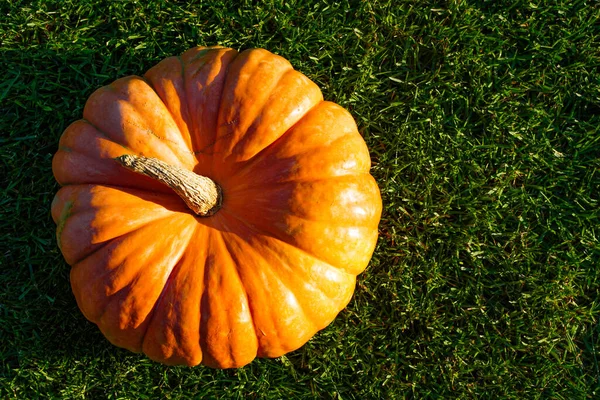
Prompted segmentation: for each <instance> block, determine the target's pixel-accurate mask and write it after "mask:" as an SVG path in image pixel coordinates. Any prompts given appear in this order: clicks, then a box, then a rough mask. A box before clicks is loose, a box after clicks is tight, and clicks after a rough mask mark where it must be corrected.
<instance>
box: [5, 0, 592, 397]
mask: <svg viewBox="0 0 600 400" xmlns="http://www.w3.org/2000/svg"><path fill="white" fill-rule="evenodd" d="M191 3H197V4H196V5H192V4H191ZM599 19H600V4H599V3H598V2H595V1H583V0H582V1H578V0H556V1H529V0H526V1H520V0H514V1H508V0H507V1H493V0H490V1H474V0H448V1H431V0H414V1H405V0H388V1H385V0H383V1H375V0H373V1H340V2H330V1H270V2H266V3H261V2H250V1H243V2H239V3H238V2H220V1H215V2H210V1H209V2H184V1H108V0H107V1H101V0H62V1H59V0H37V1H35V0H34V1H13V0H8V1H6V0H5V1H3V2H1V3H0V41H1V44H0V51H1V53H0V60H1V61H0V63H1V64H0V65H1V66H2V71H3V76H2V77H0V111H1V114H0V132H1V136H0V157H1V164H0V165H1V170H0V182H1V184H0V191H1V196H0V206H1V207H0V265H1V267H0V398H9V399H13V398H14V399H33V398H60V399H71V398H73V399H78V398H93V399H96V398H98V399H100V398H109V399H116V398H120V399H143V398H152V399H158V398H165V399H179V398H223V399H227V398H239V399H246V398H268V399H282V398H290V399H296V398H301V399H304V398H306V399H311V398H332V399H386V398H390V399H392V398H393V399H396V398H398V399H400V398H416V399H422V398H460V399H470V398H491V399H496V398H507V399H537V398H543V399H547V398H552V399H584V398H590V399H591V398H600V365H599V362H598V359H599V358H600V353H599V350H600V325H599V318H600V297H599V295H600V269H599V268H598V267H599V266H600V240H599V238H600V204H599V198H600V25H598V20H599ZM214 44H220V45H224V46H230V47H234V48H236V49H247V48H251V47H263V48H266V49H268V50H270V51H272V52H275V53H277V54H279V55H282V56H283V57H285V58H287V59H288V60H290V62H291V63H292V64H293V65H294V67H295V68H296V69H298V70H300V71H301V72H303V73H304V74H305V75H307V76H308V77H309V78H310V79H312V80H313V81H315V82H316V83H317V84H318V85H319V87H320V88H321V89H322V91H323V94H324V97H325V98H326V99H328V100H331V101H335V102H337V103H339V104H341V105H342V106H344V107H346V108H347V109H348V110H349V111H350V112H351V113H352V115H353V116H354V117H355V119H356V121H357V124H358V127H359V130H360V132H361V134H362V135H363V137H364V139H365V141H366V142H367V145H368V147H369V149H370V152H371V157H372V163H373V167H372V172H371V173H372V174H373V176H374V177H375V178H376V180H377V182H378V184H379V187H380V189H381V193H382V198H383V204H384V210H383V216H382V220H381V223H380V227H379V230H380V237H379V242H378V245H377V248H376V250H375V253H374V256H373V259H372V261H371V263H370V265H369V267H368V268H367V270H366V271H365V272H364V273H363V274H362V275H360V276H359V279H358V284H357V287H356V292H355V295H354V297H353V299H352V300H351V302H350V304H349V305H348V307H347V308H346V309H345V310H344V311H342V312H341V313H340V314H339V316H338V318H337V319H336V320H335V321H334V322H333V323H332V324H331V325H330V326H329V327H328V328H326V329H325V330H323V331H321V332H320V333H318V334H317V335H316V336H315V337H314V338H313V339H312V340H311V341H310V342H309V343H307V344H306V345H305V346H304V347H302V348H301V349H299V350H297V351H295V352H293V353H290V354H288V355H287V356H284V357H281V358H279V359H273V360H269V359H258V360H255V361H254V362H253V363H251V364H250V365H248V366H246V367H244V368H241V369H239V370H223V371H221V370H213V369H209V368H205V367H195V368H185V367H166V366H162V365H159V364H156V363H154V362H152V361H150V360H148V359H147V358H145V357H144V356H143V355H137V354H132V353H129V352H127V351H125V350H122V349H118V348H115V347H114V346H112V345H110V344H109V343H108V341H106V340H105V339H104V337H103V336H102V334H101V333H100V332H99V331H98V329H97V327H96V326H95V325H93V324H91V323H89V322H87V320H86V319H85V318H84V317H83V316H82V314H81V313H80V312H79V310H78V308H77V305H76V303H75V299H74V297H73V295H72V293H71V289H70V286H69V267H68V265H67V264H66V263H65V262H64V260H63V258H62V255H61V254H60V252H59V250H58V248H57V245H56V241H55V226H54V223H53V222H52V219H51V217H50V211H49V210H50V203H51V201H52V198H53V196H54V193H55V192H56V191H57V190H58V185H57V184H56V182H55V180H54V178H53V176H52V171H51V160H52V156H53V154H54V153H55V152H56V151H57V148H58V147H57V144H58V139H59V137H60V135H61V133H62V131H63V130H64V129H65V128H66V126H67V125H68V124H69V123H71V122H72V121H74V120H76V119H79V118H80V117H81V115H82V110H83V105H84V103H85V100H86V99H87V97H88V96H89V95H90V94H91V93H92V92H93V91H94V90H95V89H97V88H98V87H100V86H102V85H106V84H108V83H110V82H112V81H113V80H115V79H117V78H119V77H122V76H125V75H129V74H141V73H143V72H144V71H146V70H147V69H148V68H150V67H151V66H153V65H154V64H155V63H157V62H158V61H159V60H161V59H163V58H165V57H167V56H170V55H178V54H181V53H182V52H183V51H185V50H186V49H188V48H190V47H193V46H196V45H214Z"/></svg>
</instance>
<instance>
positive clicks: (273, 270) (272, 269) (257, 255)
mask: <svg viewBox="0 0 600 400" xmlns="http://www.w3.org/2000/svg"><path fill="white" fill-rule="evenodd" d="M238 222H240V221H238ZM242 224H243V222H242ZM243 225H244V227H245V228H246V229H247V230H249V231H251V232H252V231H253V229H252V228H251V227H249V226H247V225H246V224H243ZM230 234H231V235H234V236H236V235H235V234H234V233H230ZM238 240H239V241H240V242H242V243H245V244H247V245H248V248H246V249H244V251H245V252H247V253H248V254H251V255H252V256H253V257H255V258H260V259H261V260H262V261H263V265H264V266H266V268H268V270H269V272H270V273H271V276H272V277H273V278H274V279H275V280H277V282H278V283H279V284H280V285H281V286H282V287H283V288H285V290H287V291H288V292H290V293H292V295H293V296H294V298H295V299H296V300H297V301H296V303H297V304H298V308H299V309H300V311H301V312H302V313H303V314H304V316H305V317H306V320H307V321H309V322H310V323H311V324H312V325H313V327H314V328H315V329H316V328H317V325H316V324H315V323H314V322H313V319H312V318H311V315H310V313H308V312H307V311H306V307H305V306H304V305H303V304H302V302H301V301H299V298H300V297H299V296H298V295H297V294H296V293H295V291H294V290H293V289H291V288H290V286H289V285H287V284H286V283H285V282H284V281H283V280H282V279H281V277H280V276H279V273H278V272H277V269H276V268H275V267H274V266H273V265H272V264H271V263H269V262H268V261H267V260H265V258H264V257H263V256H262V255H261V254H260V252H258V251H255V250H254V249H253V248H252V246H251V245H250V244H249V243H247V242H246V241H245V240H244V239H242V238H239V239H238ZM261 244H262V245H263V246H264V248H265V249H267V251H269V252H270V253H271V254H272V255H274V257H275V258H276V259H277V260H278V261H279V262H280V263H281V264H283V265H287V268H288V269H291V270H293V269H294V267H292V266H290V265H289V264H288V263H287V262H283V261H282V260H281V258H280V257H279V256H278V255H277V254H276V253H275V252H273V251H271V250H270V249H269V246H268V245H267V244H265V243H261ZM243 282H244V281H243V280H242V285H244V283H243ZM311 286H312V287H315V288H316V289H317V290H319V291H320V292H321V293H323V295H324V296H325V297H326V298H327V299H329V300H331V298H330V297H329V296H327V294H326V293H324V292H323V291H322V290H321V289H320V288H319V287H316V286H314V285H311ZM249 298H250V296H248V305H249V306H250V305H251V304H253V303H252V302H250V300H249ZM332 303H333V301H332ZM250 310H252V307H251V306H250ZM269 316H270V318H271V319H272V321H273V326H274V327H276V329H275V332H276V334H277V339H278V341H279V342H280V343H283V342H284V340H282V332H281V330H280V329H279V328H280V326H278V325H277V323H276V322H275V321H276V320H277V318H276V317H274V316H273V313H272V312H271V309H270V308H269ZM253 325H254V332H255V334H256V337H257V340H258V339H259V336H258V331H261V332H262V330H261V329H260V328H258V327H257V326H256V322H255V320H254V319H253ZM258 343H259V352H261V351H264V349H262V348H261V347H260V340H258ZM282 346H284V345H282ZM293 350H295V349H291V350H290V349H288V348H285V349H284V351H285V352H286V353H287V352H289V351H293Z"/></svg>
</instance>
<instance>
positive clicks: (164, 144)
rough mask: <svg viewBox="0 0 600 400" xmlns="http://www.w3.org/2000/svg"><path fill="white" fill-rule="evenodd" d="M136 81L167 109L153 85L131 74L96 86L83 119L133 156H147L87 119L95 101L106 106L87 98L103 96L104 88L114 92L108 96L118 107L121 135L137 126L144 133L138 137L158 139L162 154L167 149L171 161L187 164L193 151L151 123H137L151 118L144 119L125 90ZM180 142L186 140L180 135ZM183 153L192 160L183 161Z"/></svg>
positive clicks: (86, 106) (96, 105) (139, 109)
mask: <svg viewBox="0 0 600 400" xmlns="http://www.w3.org/2000/svg"><path fill="white" fill-rule="evenodd" d="M135 81H139V82H142V83H143V84H144V86H145V87H147V88H148V90H149V91H150V92H152V93H153V95H154V97H155V99H156V100H157V101H158V103H160V104H161V105H162V106H163V108H164V109H167V110H168V107H166V105H165V104H164V102H163V101H162V99H161V98H160V96H158V94H157V93H156V91H155V90H154V88H152V87H151V86H150V85H148V84H147V80H145V79H144V78H142V77H140V76H137V75H130V76H127V77H123V78H120V79H118V80H117V81H115V82H113V83H111V84H110V85H108V86H103V87H101V88H99V89H98V90H96V91H95V92H94V93H92V95H91V96H90V98H89V99H88V101H87V102H86V105H85V106H84V115H83V119H84V120H86V121H87V122H88V123H90V125H92V126H93V127H94V128H96V129H97V130H98V131H99V132H102V133H103V134H104V135H105V137H106V138H107V139H108V140H110V141H112V142H114V143H117V144H119V145H121V146H122V147H123V148H125V149H127V150H128V151H130V152H132V153H134V154H136V155H146V154H141V153H144V152H139V151H135V150H132V149H129V148H128V147H127V146H126V145H124V144H121V143H119V142H118V141H117V139H116V138H113V137H112V136H111V134H110V132H108V131H106V130H102V129H100V128H99V126H98V125H97V124H96V123H94V122H92V121H90V119H89V118H88V117H89V115H90V113H92V115H94V114H93V111H91V110H89V108H88V107H96V108H97V107H99V106H98V104H100V105H105V104H103V103H102V102H99V103H96V104H95V105H91V104H93V103H90V99H94V100H95V97H94V96H102V94H101V92H102V91H103V90H105V91H111V92H114V97H115V98H114V99H111V101H112V102H115V103H117V104H119V106H120V107H121V108H120V109H119V111H118V115H119V116H120V120H121V123H122V125H121V126H122V127H123V128H122V129H123V138H125V137H128V136H129V134H127V127H129V128H131V127H133V128H135V129H137V131H138V134H140V135H144V136H143V137H142V138H141V139H143V140H142V142H144V143H146V142H147V140H148V138H155V139H157V140H158V143H160V144H161V148H160V150H161V153H162V154H165V153H166V151H168V153H170V154H169V156H171V158H172V159H173V160H177V164H178V165H180V166H187V165H188V161H194V160H195V159H196V158H195V157H194V154H193V152H191V151H186V147H187V146H185V147H183V148H182V147H181V145H180V144H179V143H177V141H175V140H173V139H171V138H168V137H165V136H161V135H159V134H158V133H156V132H154V130H152V129H150V126H141V125H140V123H146V122H147V121H151V119H149V118H147V117H146V116H145V115H144V113H143V109H141V108H140V105H139V104H135V102H132V99H131V98H130V97H128V95H127V92H124V91H126V90H130V89H131V88H130V85H131V84H130V82H135ZM117 82H119V85H116V83H117ZM113 86H115V87H113ZM88 104H90V105H88ZM94 111H95V110H94ZM160 115H162V116H164V115H165V114H164V113H161V114H160ZM168 115H169V122H171V123H172V125H173V126H174V127H175V128H176V129H177V134H179V135H181V132H180V130H179V126H178V125H177V123H176V122H175V121H174V120H173V118H172V116H171V114H170V113H169V114H168ZM132 117H135V119H137V120H138V121H133V120H132ZM94 118H95V119H98V118H100V117H94ZM181 141H182V142H184V143H185V140H184V139H183V137H181ZM146 147H148V146H146ZM150 148H153V149H155V150H156V145H155V144H153V145H152V146H151V147H150ZM165 150H166V151H165ZM182 150H183V151H182ZM184 154H189V155H190V156H191V157H192V158H193V159H194V160H185V159H184V158H182V157H181V155H184ZM151 157H152V155H151ZM172 163H173V162H172Z"/></svg>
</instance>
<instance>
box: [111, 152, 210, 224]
mask: <svg viewBox="0 0 600 400" xmlns="http://www.w3.org/2000/svg"><path fill="white" fill-rule="evenodd" d="M115 160H116V161H117V162H118V163H119V164H121V165H122V166H123V167H125V168H127V169H129V170H131V171H134V172H137V173H139V174H142V175H145V176H148V177H150V178H153V179H156V180H157V181H159V182H162V183H164V184H165V185H167V186H169V187H170V188H171V189H173V191H174V192H175V193H177V195H178V196H179V197H181V199H182V200H183V201H184V202H185V204H187V206H188V207H189V208H190V209H191V210H192V211H193V212H194V213H196V214H197V215H200V216H203V217H207V216H210V215H213V214H214V213H216V212H217V211H218V210H219V209H220V208H221V201H222V194H221V188H220V187H219V185H217V184H216V183H215V182H214V181H213V180H212V179H210V178H207V177H205V176H201V175H198V174H195V173H193V172H192V171H189V170H187V169H183V168H180V167H177V166H174V165H169V164H167V163H166V162H164V161H161V160H159V159H157V158H149V157H143V156H135V155H131V154H126V155H122V156H120V157H117V158H115Z"/></svg>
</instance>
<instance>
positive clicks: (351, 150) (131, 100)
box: [52, 47, 382, 368]
mask: <svg viewBox="0 0 600 400" xmlns="http://www.w3.org/2000/svg"><path fill="white" fill-rule="evenodd" d="M84 118H85V119H82V120H80V121H76V122H74V123H73V124H71V125H70V126H69V127H68V128H67V129H66V130H65V132H64V133H63V135H62V137H61V140H60V143H59V150H58V151H57V153H56V154H55V156H54V158H53V163H52V168H53V172H54V175H55V177H56V179H57V181H58V182H59V183H60V184H61V185H62V186H63V187H62V188H61V189H60V190H59V191H58V193H57V194H56V197H55V199H54V201H53V204H52V217H53V219H54V221H55V222H56V224H57V241H58V243H59V247H60V249H61V251H62V253H63V255H64V257H65V260H66V261H67V263H69V264H70V265H72V270H71V285H72V288H73V293H74V294H75V298H76V300H77V303H78V305H79V307H80V309H81V311H82V312H83V314H84V315H85V316H86V318H88V319H89V320H90V321H92V322H94V323H96V324H97V325H98V326H99V328H100V329H101V331H102V332H103V334H104V335H105V336H106V337H107V338H108V340H110V341H111V343H113V344H115V345H117V346H121V347H125V348H127V349H129V350H131V351H135V352H144V353H145V354H146V355H147V356H148V357H150V358H151V359H153V360H156V361H158V362H161V363H165V364H169V365H181V364H183V365H190V366H192V365H197V364H199V363H201V364H203V365H206V366H210V367H215V368H236V367H240V366H243V365H245V364H247V363H249V362H251V361H252V360H253V359H254V358H255V357H279V356H281V355H283V354H285V353H287V352H290V351H293V350H296V349H297V348H299V347H301V346H302V345H303V344H304V343H306V341H308V340H309V339H310V338H311V337H312V336H313V335H314V334H315V333H316V332H318V331H319V330H321V329H323V328H325V327H326V326H327V325H328V324H330V323H331V321H333V319H334V318H335V317H336V315H337V314H338V313H339V312H340V311H341V310H342V309H343V308H344V307H345V306H346V305H347V304H348V302H349V301H350V299H351V297H352V294H353V292H354V287H355V282H356V275H357V274H359V273H361V272H362V271H363V270H364V269H365V268H366V266H367V264H368V262H369V260H370V257H371V255H372V253H373V251H374V248H375V244H376V242H377V233H378V232H377V226H378V223H379V218H380V216H381V209H382V205H381V197H380V194H379V189H378V186H377V184H376V182H375V180H374V179H373V177H372V176H371V175H370V174H369V169H370V156H369V152H368V149H367V147H366V144H365V143H364V140H363V139H362V137H361V135H360V133H359V132H358V129H357V126H356V123H355V122H354V120H353V118H352V116H351V115H350V114H349V113H348V112H347V111H346V110H344V109H343V108H342V107H340V106H338V105H336V104H335V103H331V102H328V101H323V97H322V94H321V91H320V90H319V88H318V87H317V85H315V84H314V83H313V82H311V81H310V80H309V79H308V78H307V77H305V76H304V75H302V74H301V73H300V72H298V71H295V70H294V69H293V67H292V65H291V64H290V63H289V62H288V61H287V60H285V59H284V58H282V57H280V56H277V55H274V54H272V53H269V52H268V51H266V50H261V49H253V50H246V51H243V52H241V53H238V52H237V51H235V50H233V49H227V48H223V47H214V48H205V47H197V48H193V49H190V50H188V51H186V52H185V53H184V54H182V55H181V56H180V57H169V58H167V59H165V60H163V61H161V62H160V63H158V64H157V65H156V66H155V67H153V68H151V69H150V70H149V71H148V72H147V73H146V74H144V77H143V78H140V77H136V76H131V77H125V78H121V79H118V80H117V81H115V82H113V83H112V84H111V85H109V86H106V87H104V88H100V89H98V90H97V91H96V92H94V93H93V94H92V95H91V96H90V98H89V99H88V102H87V103H86V106H85V109H84ZM122 156H125V158H126V159H128V160H129V159H136V160H137V159H144V158H145V159H152V160H153V161H152V163H153V165H154V166H156V165H159V166H160V168H159V170H160V169H161V168H162V169H165V168H168V169H169V170H170V169H173V170H174V171H175V170H176V171H179V172H181V174H179V173H174V175H172V174H171V172H169V173H168V174H167V175H168V176H174V177H175V178H173V179H170V178H169V179H161V178H160V176H157V175H156V174H155V172H156V171H155V170H154V169H153V170H152V171H151V173H146V174H141V173H139V171H135V170H136V168H129V167H130V166H131V165H129V167H128V168H125V166H124V165H123V164H128V162H126V163H119V162H117V161H115V159H118V158H119V157H122ZM154 160H155V161H154ZM129 164H130V163H129ZM154 166H153V167H152V168H154ZM142 169H143V168H142ZM198 175H199V176H203V177H206V178H208V179H210V180H212V181H213V182H214V184H215V186H216V187H217V188H220V190H222V194H223V198H222V204H221V208H220V209H219V210H218V211H217V212H216V213H214V214H212V215H210V216H207V217H199V216H197V215H196V213H195V211H192V210H193V209H194V204H191V207H190V203H189V201H188V200H189V199H186V198H185V196H186V195H185V193H183V192H185V190H179V188H178V186H177V185H175V184H173V180H175V181H177V180H180V181H181V182H183V184H182V185H180V186H183V187H186V186H189V184H188V183H187V181H188V180H189V179H191V180H196V178H195V176H198ZM189 177H192V178H189ZM199 179H201V178H199ZM200 186H202V185H200ZM211 190H212V189H211ZM182 193H183V194H182ZM181 196H183V197H181ZM192 197H193V196H192ZM200 197H202V196H200ZM209 197H210V196H209ZM186 204H187V205H186ZM157 232H160V233H161V234H157Z"/></svg>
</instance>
